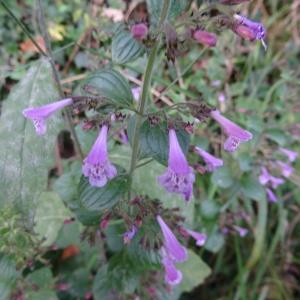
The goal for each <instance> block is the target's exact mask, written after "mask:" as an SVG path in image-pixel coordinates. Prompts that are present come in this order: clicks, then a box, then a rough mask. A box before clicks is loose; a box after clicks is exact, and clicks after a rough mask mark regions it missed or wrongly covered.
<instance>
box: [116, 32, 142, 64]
mask: <svg viewBox="0 0 300 300" xmlns="http://www.w3.org/2000/svg"><path fill="white" fill-rule="evenodd" d="M111 46H112V60H113V61H114V62H115V63H118V64H125V63H127V62H130V61H133V60H136V59H137V58H138V57H140V56H141V55H142V54H143V53H144V50H145V48H144V46H143V44H142V43H140V42H138V41H137V40H136V39H134V38H133V36H132V35H131V33H130V32H128V31H121V32H118V33H117V34H116V35H115V36H114V38H113V41H112V45H111Z"/></svg>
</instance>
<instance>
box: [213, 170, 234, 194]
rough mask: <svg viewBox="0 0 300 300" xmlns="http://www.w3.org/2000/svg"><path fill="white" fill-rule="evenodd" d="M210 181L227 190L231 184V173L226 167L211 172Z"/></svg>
mask: <svg viewBox="0 0 300 300" xmlns="http://www.w3.org/2000/svg"><path fill="white" fill-rule="evenodd" d="M211 181H212V182H213V183H214V184H215V185H217V186H219V187H221V188H224V189H227V188H229V187H230V186H231V185H232V184H233V178H232V176H231V172H230V170H229V169H228V168H227V167H221V168H219V169H217V170H215V171H214V172H213V175H212V177H211Z"/></svg>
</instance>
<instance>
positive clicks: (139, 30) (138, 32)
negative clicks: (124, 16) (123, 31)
mask: <svg viewBox="0 0 300 300" xmlns="http://www.w3.org/2000/svg"><path fill="white" fill-rule="evenodd" d="M131 34H132V36H133V37H134V38H135V39H137V40H139V41H140V40H143V39H144V38H145V37H146V36H147V34H148V27H147V25H146V24H144V23H139V24H135V25H133V26H132V27H131Z"/></svg>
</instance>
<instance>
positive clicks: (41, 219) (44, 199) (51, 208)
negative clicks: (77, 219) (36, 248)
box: [34, 192, 70, 246]
mask: <svg viewBox="0 0 300 300" xmlns="http://www.w3.org/2000/svg"><path fill="white" fill-rule="evenodd" d="M69 217H70V211H69V210H68V209H67V208H66V207H65V206H64V203H63V202H62V200H61V199H60V197H59V196H58V195H57V194H56V193H54V192H45V193H43V194H42V195H41V196H40V198H39V202H38V205H37V209H36V214H35V218H34V219H35V227H34V230H35V232H36V233H38V235H39V236H40V238H44V239H45V241H44V242H43V246H50V245H52V244H53V242H54V241H55V240H56V237H57V234H58V232H59V230H60V229H61V227H62V226H63V223H64V220H65V219H67V218H69Z"/></svg>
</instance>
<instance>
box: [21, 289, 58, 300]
mask: <svg viewBox="0 0 300 300" xmlns="http://www.w3.org/2000/svg"><path fill="white" fill-rule="evenodd" d="M25 298H26V299H30V300H45V299H47V300H58V298H57V295H56V293H55V291H53V290H38V291H30V292H27V293H26V296H25Z"/></svg>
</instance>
